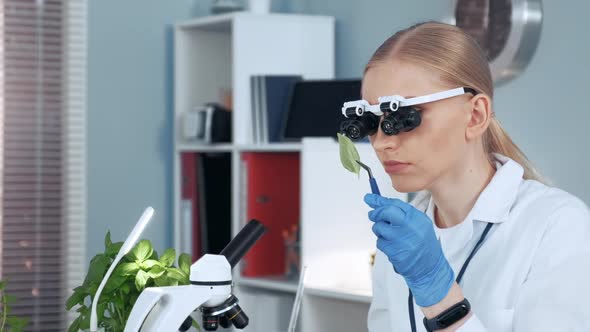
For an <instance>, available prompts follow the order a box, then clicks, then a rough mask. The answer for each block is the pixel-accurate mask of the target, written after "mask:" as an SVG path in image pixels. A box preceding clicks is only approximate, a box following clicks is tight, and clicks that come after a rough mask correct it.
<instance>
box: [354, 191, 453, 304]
mask: <svg viewBox="0 0 590 332" xmlns="http://www.w3.org/2000/svg"><path fill="white" fill-rule="evenodd" d="M365 203H367V204H368V205H369V206H370V207H371V208H373V209H374V210H372V211H369V219H371V220H372V221H374V222H375V223H374V224H373V233H375V235H377V248H378V249H379V250H381V251H382V252H383V253H385V255H387V257H388V258H389V261H390V262H391V264H392V265H393V267H394V269H395V271H396V272H397V273H398V274H400V275H401V276H402V277H404V279H405V280H406V284H407V285H408V287H409V288H410V290H411V291H412V293H413V294H414V299H415V300H416V304H418V305H419V306H421V307H428V306H431V305H434V304H436V303H438V302H440V301H441V300H442V299H443V298H444V297H445V296H446V295H447V293H448V292H449V290H450V289H451V286H452V285H453V282H454V281H455V274H454V272H453V269H452V268H451V266H450V265H449V262H448V261H447V259H446V257H445V256H444V254H443V251H442V248H441V246H440V242H439V241H438V239H437V238H436V235H435V233H434V227H433V225H432V221H431V220H430V218H428V216H427V215H426V214H424V213H423V212H422V211H419V210H417V209H416V208H414V207H413V206H412V205H410V204H408V203H405V202H403V201H401V200H399V199H391V198H385V197H382V196H379V195H375V194H367V195H365Z"/></svg>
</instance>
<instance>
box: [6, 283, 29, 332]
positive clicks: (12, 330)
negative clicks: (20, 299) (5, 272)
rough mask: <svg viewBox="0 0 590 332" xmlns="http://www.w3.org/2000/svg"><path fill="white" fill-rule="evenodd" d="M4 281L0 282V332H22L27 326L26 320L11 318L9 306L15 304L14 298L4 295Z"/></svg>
mask: <svg viewBox="0 0 590 332" xmlns="http://www.w3.org/2000/svg"><path fill="white" fill-rule="evenodd" d="M5 289H6V281H0V301H1V302H0V331H1V332H5V331H6V332H22V331H24V329H25V326H26V325H27V319H26V318H20V317H16V316H13V315H12V314H11V313H10V310H11V306H12V305H13V304H14V303H15V302H16V297H14V296H12V295H8V294H6V292H5V291H4V290H5Z"/></svg>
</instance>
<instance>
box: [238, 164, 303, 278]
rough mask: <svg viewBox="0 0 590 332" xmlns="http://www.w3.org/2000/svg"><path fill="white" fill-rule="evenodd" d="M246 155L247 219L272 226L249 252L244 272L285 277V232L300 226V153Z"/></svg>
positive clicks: (253, 274)
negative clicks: (293, 226) (283, 234)
mask: <svg viewBox="0 0 590 332" xmlns="http://www.w3.org/2000/svg"><path fill="white" fill-rule="evenodd" d="M242 158H243V161H244V166H245V167H246V169H245V175H246V177H247V178H246V183H245V185H246V187H247V188H246V189H245V190H246V195H247V198H246V201H247V202H246V216H247V220H251V219H257V220H258V221H260V222H261V223H262V224H263V225H265V226H266V228H267V229H268V231H267V232H266V234H265V235H263V236H262V238H261V239H260V240H259V241H258V242H257V243H256V244H255V245H254V246H253V247H252V248H251V249H250V251H249V252H248V253H247V254H246V255H245V257H244V259H243V270H242V275H243V276H245V277H263V276H266V277H268V276H282V275H284V274H285V272H286V271H285V260H286V257H285V251H286V250H285V244H284V243H283V241H284V240H283V237H282V234H281V233H282V231H283V230H288V229H291V228H292V225H299V216H300V198H299V195H300V181H299V179H300V176H299V169H300V167H299V154H298V153H244V154H243V155H242ZM242 190H244V189H242ZM247 220H245V221H244V222H246V221H247Z"/></svg>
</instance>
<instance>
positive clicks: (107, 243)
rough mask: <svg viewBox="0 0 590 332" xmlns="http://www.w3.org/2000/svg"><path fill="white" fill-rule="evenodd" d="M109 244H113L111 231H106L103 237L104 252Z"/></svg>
mask: <svg viewBox="0 0 590 332" xmlns="http://www.w3.org/2000/svg"><path fill="white" fill-rule="evenodd" d="M111 244H113V241H111V231H108V232H107V235H105V237H104V250H105V252H106V251H107V250H108V249H109V247H110V246H111Z"/></svg>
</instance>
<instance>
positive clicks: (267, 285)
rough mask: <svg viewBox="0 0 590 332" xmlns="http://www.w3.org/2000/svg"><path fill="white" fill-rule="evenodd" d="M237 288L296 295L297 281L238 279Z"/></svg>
mask: <svg viewBox="0 0 590 332" xmlns="http://www.w3.org/2000/svg"><path fill="white" fill-rule="evenodd" d="M236 284H237V285H238V286H247V287H254V288H261V289H267V290H274V291H281V292H287V293H293V294H295V293H297V280H282V279H278V278H244V277H242V278H238V279H236Z"/></svg>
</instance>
